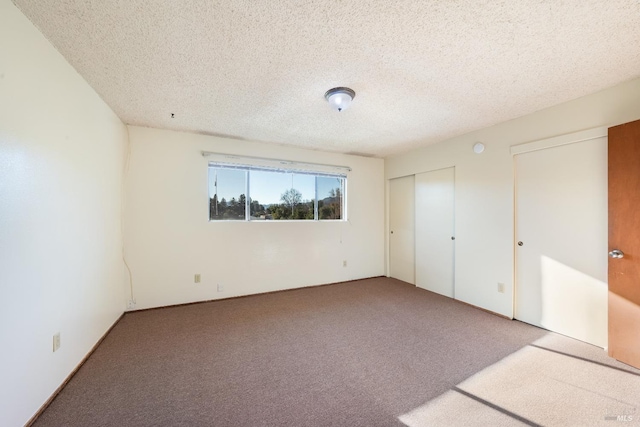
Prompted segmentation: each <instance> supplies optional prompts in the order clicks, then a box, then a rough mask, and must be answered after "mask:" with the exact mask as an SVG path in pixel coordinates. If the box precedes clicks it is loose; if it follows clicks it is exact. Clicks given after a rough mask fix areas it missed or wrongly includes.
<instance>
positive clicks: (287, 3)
mask: <svg viewBox="0 0 640 427" xmlns="http://www.w3.org/2000/svg"><path fill="white" fill-rule="evenodd" d="M14 1H15V3H16V5H17V6H18V7H19V8H20V9H21V10H22V11H23V12H24V13H25V15H26V16H27V17H29V18H30V19H31V21H32V22H33V23H34V24H35V25H36V26H37V27H38V28H39V29H40V30H41V31H42V32H43V33H44V34H45V36H46V37H47V38H48V39H49V40H50V41H51V42H52V43H53V45H54V46H56V48H57V49H58V50H59V51H60V52H61V53H62V54H63V55H64V56H65V57H66V58H67V60H68V61H69V62H70V63H71V64H72V65H73V66H74V67H75V68H76V69H77V70H78V72H79V73H80V74H81V75H82V76H83V77H84V78H85V79H86V80H87V81H88V82H89V84H91V86H93V87H94V88H95V90H96V91H97V92H98V93H99V94H100V95H101V96H102V98H103V99H104V100H105V101H106V102H107V104H109V105H110V106H111V108H113V110H114V111H115V112H116V114H118V116H119V117H120V118H121V119H122V120H123V121H124V122H125V123H128V124H133V125H141V126H150V127H157V128H164V129H175V130H185V131H192V132H200V133H207V134H215V135H225V136H232V137H237V138H240V139H248V140H255V141H265V142H274V143H281V144H289V145H296V146H301V147H305V148H312V149H321V150H328V151H339V152H351V153H360V154H367V155H374V156H377V157H383V156H386V155H390V154H394V153H399V152H403V151H407V150H409V149H412V148H415V147H417V146H420V145H426V144H430V143H434V142H438V141H442V140H444V139H446V138H449V137H452V136H455V135H460V134H463V133H466V132H469V131H472V130H475V129H480V128H484V127H487V126H490V125H493V124H496V123H499V122H502V121H505V120H509V119H512V118H515V117H518V116H522V115H525V114H528V113H531V112H533V111H537V110H540V109H542V108H545V107H549V106H552V105H556V104H559V103H561V102H564V101H568V100H571V99H575V98H578V97H580V96H583V95H587V94H590V93H593V92H596V91H598V90H601V89H604V88H606V87H609V86H613V85H615V84H618V83H621V82H623V81H626V80H630V79H632V78H635V77H638V76H640V1H638V0H564V1H563V0H502V1H499V0H494V1H489V0H485V1H478V0H475V1H473V0H457V1H455V0H448V1H447V0H440V1H438V0H432V1H419V0H413V1H403V0H396V1H388V0H387V1H372V0H349V1H347V0H306V1H304V0H282V1H273V0H271V1H265V0H219V1H212V0H181V1H180V0H179V1H160V0H14ZM334 86H348V87H351V88H352V89H354V90H355V91H356V97H355V100H354V102H353V104H352V105H351V107H350V109H348V110H346V111H344V112H341V113H338V112H336V111H333V110H331V109H330V108H329V105H328V104H327V102H326V101H325V99H324V97H323V96H324V93H325V91H326V90H327V89H329V88H332V87H334ZM171 113H174V114H175V118H171Z"/></svg>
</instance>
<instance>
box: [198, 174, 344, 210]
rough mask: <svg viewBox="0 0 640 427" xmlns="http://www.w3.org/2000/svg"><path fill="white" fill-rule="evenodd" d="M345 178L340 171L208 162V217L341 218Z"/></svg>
mask: <svg viewBox="0 0 640 427" xmlns="http://www.w3.org/2000/svg"><path fill="white" fill-rule="evenodd" d="M345 181H346V177H345V176H343V175H335V176H334V175H328V174H326V175H325V174H311V173H300V172H290V171H281V170H265V169H262V168H260V169H259V168H250V167H247V168H242V167H225V166H222V165H212V166H210V167H209V219H210V220H212V221H216V220H240V221H244V220H251V221H260V220H265V221H266V220H312V221H313V220H341V219H344V217H343V212H344V209H343V206H344V188H345ZM247 197H248V198H247ZM247 209H249V211H248V213H249V215H247Z"/></svg>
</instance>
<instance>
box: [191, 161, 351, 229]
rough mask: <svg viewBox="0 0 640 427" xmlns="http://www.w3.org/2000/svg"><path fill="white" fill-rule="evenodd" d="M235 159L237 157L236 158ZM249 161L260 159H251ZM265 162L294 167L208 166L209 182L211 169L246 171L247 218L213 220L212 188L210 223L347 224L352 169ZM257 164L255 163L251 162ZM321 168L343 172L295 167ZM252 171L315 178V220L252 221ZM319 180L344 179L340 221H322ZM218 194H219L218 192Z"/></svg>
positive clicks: (215, 164)
mask: <svg viewBox="0 0 640 427" xmlns="http://www.w3.org/2000/svg"><path fill="white" fill-rule="evenodd" d="M207 154H215V153H206V152H203V156H205V157H206V156H207ZM234 157H235V156H234ZM249 159H260V158H255V157H251V158H249ZM263 160H272V161H275V162H279V163H280V164H287V165H292V166H293V167H290V168H288V167H287V168H284V167H275V166H262V165H254V164H243V163H231V162H225V161H209V163H208V166H207V181H208V182H210V180H209V179H208V178H209V173H211V172H210V171H211V169H213V168H216V167H217V168H221V169H235V170H242V171H245V215H244V216H245V217H244V219H222V220H221V219H211V205H210V203H211V197H210V196H209V195H210V194H211V192H210V188H209V191H208V197H207V199H208V203H207V205H208V207H209V222H214V223H225V222H277V223H281V222H346V221H347V180H348V177H347V173H346V172H347V171H350V170H351V168H348V167H345V166H330V165H319V164H318V165H316V164H313V163H296V162H290V161H284V160H283V161H279V160H275V159H263ZM251 163H255V162H251ZM313 165H316V166H319V167H323V169H326V168H334V169H336V170H339V171H341V172H325V171H320V170H312V169H311V170H309V169H308V168H306V167H305V168H297V167H295V166H313ZM251 171H260V172H274V173H291V174H299V175H311V176H314V178H315V194H314V200H313V205H314V219H284V220H283V219H276V220H252V219H251V200H252V199H251V189H250V185H251V184H250V183H251ZM318 178H339V179H342V181H341V182H342V188H341V190H342V197H341V199H342V200H341V202H342V205H341V207H340V212H341V218H340V219H320V218H319V217H320V214H319V211H318ZM216 194H217V192H216Z"/></svg>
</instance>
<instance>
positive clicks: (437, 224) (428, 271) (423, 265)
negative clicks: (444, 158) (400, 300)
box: [415, 168, 455, 298]
mask: <svg viewBox="0 0 640 427" xmlns="http://www.w3.org/2000/svg"><path fill="white" fill-rule="evenodd" d="M454 176H455V169H454V168H447V169H441V170H437V171H432V172H426V173H421V174H416V178H415V180H416V182H415V190H416V201H415V205H416V214H415V218H416V220H415V224H416V286H419V287H421V288H424V289H427V290H429V291H432V292H436V293H439V294H441V295H445V296H448V297H450V298H453V296H454V291H453V273H454V266H453V259H454V240H453V238H454V191H455V186H454Z"/></svg>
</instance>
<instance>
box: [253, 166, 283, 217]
mask: <svg viewBox="0 0 640 427" xmlns="http://www.w3.org/2000/svg"><path fill="white" fill-rule="evenodd" d="M291 178H292V174H291V173H286V172H268V171H253V170H252V171H249V189H250V191H251V217H252V218H251V219H254V218H255V219H289V218H288V213H287V212H284V211H283V210H282V209H281V208H280V203H281V201H280V199H281V197H282V194H284V193H285V192H286V191H287V190H289V189H290V188H291Z"/></svg>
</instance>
